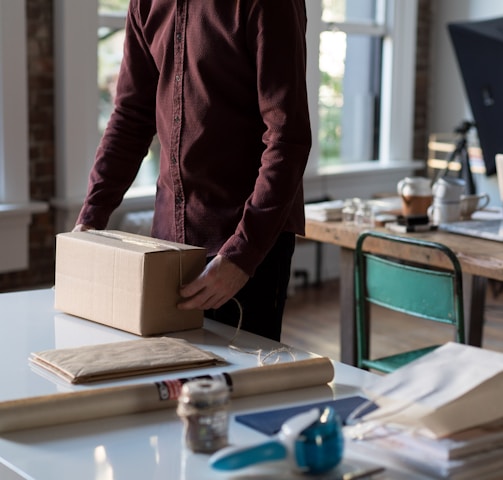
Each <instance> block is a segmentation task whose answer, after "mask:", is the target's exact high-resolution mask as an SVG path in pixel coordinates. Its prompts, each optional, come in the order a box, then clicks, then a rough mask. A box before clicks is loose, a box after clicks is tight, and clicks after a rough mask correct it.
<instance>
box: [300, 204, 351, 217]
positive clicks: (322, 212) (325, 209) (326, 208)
mask: <svg viewBox="0 0 503 480" xmlns="http://www.w3.org/2000/svg"><path fill="white" fill-rule="evenodd" d="M343 207H344V201H343V200H328V201H326V202H317V203H307V204H306V205H305V212H306V218H309V219H311V220H319V221H321V222H327V221H337V220H341V219H342V208H343Z"/></svg>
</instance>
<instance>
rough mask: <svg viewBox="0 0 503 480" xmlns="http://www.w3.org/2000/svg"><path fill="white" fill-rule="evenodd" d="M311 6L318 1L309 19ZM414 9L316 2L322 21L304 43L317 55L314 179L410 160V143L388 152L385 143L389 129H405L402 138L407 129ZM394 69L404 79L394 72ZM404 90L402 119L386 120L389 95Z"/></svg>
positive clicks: (344, 0) (358, 1)
mask: <svg viewBox="0 0 503 480" xmlns="http://www.w3.org/2000/svg"><path fill="white" fill-rule="evenodd" d="M313 4H316V0H314V2H313V3H312V4H311V5H310V4H309V3H308V4H307V5H308V11H309V10H310V9H311V11H312V12H313V13H314V7H313ZM416 8H417V6H416V2H414V1H413V2H404V1H400V0H321V6H320V11H319V15H320V16H321V21H320V23H319V24H317V25H315V27H312V28H316V27H317V30H318V31H317V32H315V33H312V34H311V35H310V37H309V38H310V39H311V42H312V44H311V46H310V52H312V51H315V50H317V51H319V86H318V97H317V100H318V103H317V105H316V109H317V110H316V109H315V108H313V109H312V110H313V112H316V113H315V115H316V117H317V118H316V120H317V121H318V122H319V125H318V129H317V136H316V138H315V141H316V142H318V146H317V149H318V154H317V160H318V162H317V171H318V172H323V171H330V167H333V166H336V165H344V164H348V163H355V162H365V161H369V160H385V159H396V157H397V156H398V155H399V156H400V157H401V158H403V159H405V158H407V157H408V152H410V151H411V138H410V136H406V137H407V138H406V139H405V140H404V142H403V143H402V144H401V145H400V148H398V149H397V150H395V152H392V151H391V150H389V147H390V145H389V143H388V141H387V135H389V129H390V128H392V125H391V124H390V121H392V122H400V121H405V123H406V125H404V126H403V127H400V130H405V128H406V127H408V126H410V127H411V126H412V124H411V123H410V121H411V118H412V104H411V103H410V101H411V100H412V98H413V97H412V95H413V90H411V88H413V85H414V76H413V75H414V74H413V67H414V52H415V46H414V45H415V43H414V42H415V33H414V32H415V17H416ZM400 24H403V25H404V26H406V28H409V30H408V31H407V30H405V28H399V25H400ZM316 33H317V34H318V36H316ZM400 36H403V37H402V38H400ZM407 37H408V38H407ZM411 40H412V41H411ZM315 41H318V45H317V46H315V45H313V43H314V42H315ZM401 44H402V45H401ZM316 47H317V48H316ZM406 49H408V50H406ZM402 52H405V53H402ZM398 65H400V69H401V71H402V73H403V77H402V78H400V76H399V75H398V74H397V72H396V70H397V68H398V67H397V66H398ZM405 82H408V86H407V84H406V83H405ZM399 84H400V85H401V86H400V85H399ZM311 88H315V87H313V86H311ZM404 88H405V91H404V93H406V94H407V97H405V106H404V108H403V110H402V111H401V115H402V118H401V119H398V118H393V119H391V118H390V114H389V112H390V111H391V109H393V102H394V101H396V99H395V100H393V97H392V96H391V94H390V91H391V89H393V90H395V89H396V90H395V91H396V92H399V91H402V89H404ZM393 113H394V112H393ZM393 125H395V123H393ZM393 128H394V127H393ZM407 142H408V144H407ZM409 158H410V157H409Z"/></svg>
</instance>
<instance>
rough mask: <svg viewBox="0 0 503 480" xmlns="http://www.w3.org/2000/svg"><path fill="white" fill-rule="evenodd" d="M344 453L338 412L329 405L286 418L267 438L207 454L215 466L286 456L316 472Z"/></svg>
mask: <svg viewBox="0 0 503 480" xmlns="http://www.w3.org/2000/svg"><path fill="white" fill-rule="evenodd" d="M343 453H344V437H343V434H342V427H341V422H340V419H339V416H338V415H337V414H336V412H335V411H334V409H333V408H332V407H325V408H324V409H321V410H320V409H319V408H313V409H311V410H309V411H307V412H303V413H300V414H298V415H295V416H293V417H292V418H290V419H288V420H287V421H286V422H285V423H283V425H282V426H281V430H280V432H279V433H278V434H277V435H276V436H275V437H273V438H272V439H271V440H269V441H267V442H264V443H260V444H257V445H251V446H245V447H236V446H230V447H226V448H223V449H222V450H219V451H218V452H216V453H214V454H213V455H212V456H211V457H210V460H209V461H210V465H211V466H212V467H213V468H215V469H216V470H237V469H240V468H244V467H248V466H250V465H253V464H256V463H261V462H271V461H278V460H283V459H285V458H286V459H289V460H290V462H291V463H292V464H293V465H294V467H295V469H296V470H298V471H300V472H302V473H310V474H318V473H323V472H326V471H328V470H331V469H332V468H335V467H336V466H337V465H338V464H339V463H340V461H341V460H342V456H343Z"/></svg>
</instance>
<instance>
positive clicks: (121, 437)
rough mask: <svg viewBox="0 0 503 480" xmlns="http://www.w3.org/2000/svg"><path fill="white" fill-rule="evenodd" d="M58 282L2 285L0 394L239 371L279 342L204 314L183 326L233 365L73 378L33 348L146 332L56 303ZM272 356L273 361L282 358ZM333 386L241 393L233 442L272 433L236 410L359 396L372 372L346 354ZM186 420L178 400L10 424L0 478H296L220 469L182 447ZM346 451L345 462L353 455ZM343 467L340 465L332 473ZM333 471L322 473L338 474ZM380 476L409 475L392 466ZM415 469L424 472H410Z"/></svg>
mask: <svg viewBox="0 0 503 480" xmlns="http://www.w3.org/2000/svg"><path fill="white" fill-rule="evenodd" d="M53 300H54V299H53V291H52V290H50V289H47V290H33V291H26V292H16V293H4V294H0V312H1V318H0V328H1V330H0V331H1V334H0V352H1V359H2V361H1V362H0V385H1V387H0V401H5V400H12V399H20V398H27V397H32V396H38V395H50V394H55V393H59V392H69V391H74V390H80V389H89V388H101V387H104V386H116V385H121V384H127V383H129V384H130V383H133V382H137V383H140V382H141V383H147V382H154V381H156V380H160V379H166V378H180V377H190V376H195V375H201V374H204V373H208V372H209V371H211V372H212V373H217V372H219V371H232V370H235V369H241V368H248V367H254V366H257V365H258V356H257V353H256V352H257V350H258V349H261V350H262V352H263V353H268V352H270V351H276V350H277V349H278V347H280V346H282V345H280V344H278V343H276V342H273V341H270V340H267V339H264V338H261V337H258V336H255V335H251V334H248V333H245V332H240V333H239V335H238V336H237V337H236V339H235V341H234V344H236V345H238V346H239V347H240V348H241V351H239V350H233V349H230V348H229V347H228V346H229V342H230V340H231V339H232V338H233V337H234V335H235V333H236V331H235V329H233V328H231V327H227V326H224V325H221V324H219V323H217V322H212V321H205V326H204V329H201V330H192V331H187V332H178V333H176V334H173V336H176V337H180V338H185V339H187V340H188V341H189V342H191V343H192V344H194V345H197V346H200V347H202V348H204V349H206V350H211V351H212V352H214V353H216V354H218V355H221V356H223V357H224V358H225V359H226V360H227V361H228V362H229V364H228V365H226V366H223V367H213V368H211V369H208V368H205V369H195V370H190V371H184V372H183V374H180V372H176V373H171V374H163V375H151V376H141V377H137V378H129V379H127V380H120V381H113V382H106V383H103V382H100V383H99V385H95V386H89V385H87V386H76V385H70V384H69V383H66V382H64V381H63V380H59V379H57V378H56V377H55V376H52V375H51V374H49V373H44V372H43V371H41V370H40V369H36V368H33V367H31V366H30V364H29V362H28V357H29V355H30V353H32V352H37V351H41V350H46V349H52V348H65V347H71V346H80V345H89V344H98V343H106V342H114V341H120V340H127V339H135V338H138V337H137V336H135V335H131V334H128V333H126V332H122V331H119V330H114V329H111V328H108V327H105V326H102V325H98V324H95V323H92V322H88V321H85V320H82V319H79V318H76V317H72V316H70V315H66V314H63V313H61V312H58V311H55V310H54V308H53ZM310 356H312V354H309V353H306V352H302V351H299V350H295V349H293V350H290V352H287V353H279V354H277V358H278V359H279V361H292V360H293V359H303V358H309V357H310ZM274 360H275V359H274V358H270V359H269V361H274ZM334 365H335V381H334V382H332V384H330V385H326V386H321V387H316V388H307V389H300V390H295V391H290V392H285V393H275V394H267V395H256V396H253V397H247V398H241V399H233V400H232V404H231V418H230V429H229V441H230V443H231V444H237V445H248V444H251V443H255V442H260V441H263V440H264V439H266V438H267V437H266V436H265V435H263V434H261V433H258V432H256V431H254V430H252V429H250V428H249V427H246V426H243V425H241V424H239V423H237V422H235V421H234V418H233V417H234V415H235V414H236V413H244V412H249V411H257V410H267V409H272V408H278V407H280V406H287V405H295V404H302V403H310V402H316V401H321V400H325V399H331V398H335V397H343V396H351V395H356V394H358V393H359V392H360V387H361V385H362V384H363V382H364V381H365V378H368V376H369V375H370V374H369V373H367V372H364V371H362V370H358V369H356V368H354V367H350V366H348V365H344V364H341V363H338V362H335V363H334ZM182 429H183V427H182V423H181V421H180V419H179V418H178V417H177V415H176V412H175V410H174V409H167V410H162V411H156V412H148V413H142V414H135V415H127V416H119V417H112V418H106V419H101V420H91V421H86V422H79V423H72V424H67V425H61V426H51V427H43V428H37V429H31V430H24V431H17V432H12V433H6V434H4V435H2V436H1V437H0V478H1V479H2V480H11V479H16V480H17V479H32V480H70V479H71V480H139V479H142V480H148V479H152V480H156V479H159V480H160V479H162V480H166V479H169V480H171V479H173V480H175V479H176V480H204V479H206V478H208V479H209V478H211V479H220V478H222V479H223V478H235V479H237V478H240V479H244V478H271V477H272V476H274V477H275V478H295V477H294V475H293V474H292V472H291V471H290V470H289V469H288V467H287V466H286V464H282V462H276V463H275V464H268V465H262V466H257V467H254V468H249V469H246V470H243V471H236V472H234V473H221V472H217V471H214V470H212V469H211V468H210V467H209V466H208V455H204V454H195V453H193V452H191V451H188V450H187V449H186V448H184V446H183V435H182ZM353 460H354V458H352V457H351V454H350V452H347V455H346V459H345V465H344V468H345V467H346V466H348V465H349V464H348V462H351V461H353ZM334 475H335V474H334ZM334 475H330V476H324V477H323V478H337V477H335V476H334ZM379 478H397V479H398V478H404V477H403V476H401V475H399V474H398V475H397V474H395V473H393V472H391V471H390V470H389V469H388V470H387V473H386V476H380V477H379ZM407 478H421V477H411V476H408V477H407Z"/></svg>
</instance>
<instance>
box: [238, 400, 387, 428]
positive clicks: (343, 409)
mask: <svg viewBox="0 0 503 480" xmlns="http://www.w3.org/2000/svg"><path fill="white" fill-rule="evenodd" d="M366 401H367V399H366V398H364V397H360V396H354V397H347V398H339V399H337V400H326V401H323V402H317V403H310V404H307V405H298V406H295V407H288V408H279V409H276V410H265V411H261V412H254V413H246V414H243V415H236V417H235V418H236V422H239V423H242V424H243V425H246V426H248V427H250V428H253V429H255V430H258V431H259V432H262V433H265V434H266V435H275V434H276V433H278V432H279V431H280V429H281V425H283V423H284V422H285V421H286V420H288V419H289V418H290V417H293V416H294V415H297V414H298V413H302V412H305V411H307V410H310V409H311V408H324V407H327V406H330V407H332V408H333V409H334V410H335V411H336V412H337V414H338V415H339V418H340V419H341V422H342V423H343V424H345V423H346V419H347V418H348V416H349V414H350V413H351V412H352V411H353V410H354V409H355V408H357V407H359V406H360V405H362V404H363V403H365V402H366ZM376 408H377V405H375V404H370V405H369V406H368V407H367V408H365V409H364V410H363V411H362V412H361V413H360V416H361V415H364V414H367V413H370V412H371V411H372V410H375V409H376Z"/></svg>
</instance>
